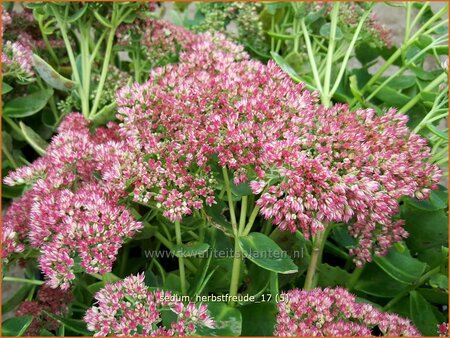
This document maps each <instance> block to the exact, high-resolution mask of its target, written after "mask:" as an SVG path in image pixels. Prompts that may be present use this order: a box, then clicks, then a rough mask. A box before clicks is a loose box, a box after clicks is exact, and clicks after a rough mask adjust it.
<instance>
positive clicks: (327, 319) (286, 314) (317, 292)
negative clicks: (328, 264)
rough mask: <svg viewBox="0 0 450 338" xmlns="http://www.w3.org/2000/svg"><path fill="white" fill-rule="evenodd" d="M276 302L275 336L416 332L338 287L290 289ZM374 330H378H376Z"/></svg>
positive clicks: (396, 316)
mask: <svg viewBox="0 0 450 338" xmlns="http://www.w3.org/2000/svg"><path fill="white" fill-rule="evenodd" d="M283 296H284V299H285V301H283V302H280V303H278V311H279V313H278V316H277V324H276V326H275V331H274V335H275V336H373V335H375V334H374V332H373V330H374V329H377V331H380V332H381V334H382V335H383V336H420V332H419V331H418V330H417V329H416V328H415V327H414V325H413V324H411V322H410V321H409V320H408V319H405V318H402V317H399V316H398V315H395V314H391V313H383V312H381V311H379V310H378V309H376V308H374V307H373V306H372V305H370V304H367V303H357V302H356V297H355V296H354V295H352V294H350V293H349V292H348V291H347V290H345V289H342V288H335V289H330V288H326V289H323V290H322V289H320V288H317V289H313V290H311V291H303V290H298V289H294V290H290V291H289V292H287V293H285V294H283ZM377 333H378V332H377Z"/></svg>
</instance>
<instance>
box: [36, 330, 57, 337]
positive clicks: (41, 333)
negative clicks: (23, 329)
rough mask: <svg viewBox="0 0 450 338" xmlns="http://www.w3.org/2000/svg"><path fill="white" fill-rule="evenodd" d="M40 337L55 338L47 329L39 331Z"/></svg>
mask: <svg viewBox="0 0 450 338" xmlns="http://www.w3.org/2000/svg"><path fill="white" fill-rule="evenodd" d="M39 335H40V336H44V337H49V336H51V337H53V336H55V335H54V334H53V333H51V332H50V331H48V330H46V329H42V330H41V331H39Z"/></svg>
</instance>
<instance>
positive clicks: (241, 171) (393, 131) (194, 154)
mask: <svg viewBox="0 0 450 338" xmlns="http://www.w3.org/2000/svg"><path fill="white" fill-rule="evenodd" d="M203 36H204V39H203V40H202V41H199V42H196V43H193V44H192V45H191V48H190V51H185V52H182V53H181V54H180V63H179V64H176V65H169V66H166V67H161V68H157V69H154V70H153V71H152V72H151V74H150V79H149V81H148V82H147V83H144V84H142V85H134V86H132V87H131V88H124V89H122V90H121V91H119V93H118V100H117V102H118V106H119V110H118V112H119V114H118V119H119V120H120V121H121V123H120V133H121V135H122V136H123V137H124V139H127V140H128V141H127V143H128V144H132V145H133V151H132V152H131V153H130V154H129V156H128V160H130V159H132V160H131V162H132V163H129V162H127V164H124V165H122V168H115V169H117V171H116V176H117V177H121V176H124V177H126V178H131V177H134V178H136V180H135V181H134V182H132V183H131V185H129V188H130V190H131V191H132V193H133V195H134V199H135V200H136V201H139V202H140V203H145V204H147V203H150V202H152V201H154V202H156V205H157V206H158V207H161V208H162V209H163V211H164V215H165V216H166V217H167V218H169V219H170V220H172V221H174V220H177V219H181V218H182V217H183V215H189V214H191V213H192V210H193V209H198V208H201V207H202V206H203V205H204V204H205V202H206V204H211V203H214V189H215V188H216V187H217V175H221V174H220V172H219V173H217V171H216V172H215V171H214V168H213V166H214V165H215V163H218V164H219V166H221V167H227V168H228V169H229V170H231V171H233V175H234V181H235V183H236V184H239V183H242V182H245V181H248V180H252V181H253V182H252V183H251V187H252V189H253V192H254V193H255V194H261V196H260V198H259V200H258V201H257V205H258V206H259V207H260V212H261V214H262V215H263V216H264V217H265V218H267V219H271V220H272V222H273V223H274V224H276V225H278V226H279V227H280V229H281V230H289V231H292V232H294V231H296V230H297V229H300V230H302V231H303V233H304V235H305V237H309V236H311V235H315V234H316V233H317V232H318V231H323V230H324V229H325V227H327V225H328V223H330V222H336V223H347V224H348V225H349V231H350V233H351V235H353V236H354V237H355V238H356V239H357V242H358V245H357V247H355V248H354V249H353V250H352V251H351V253H352V254H353V255H355V256H357V258H356V263H357V264H358V265H362V264H363V263H364V262H366V261H370V260H371V257H372V255H373V254H376V255H382V254H385V253H386V252H387V250H388V249H389V247H390V246H391V245H392V244H393V243H395V242H397V241H399V240H401V239H402V238H404V237H406V235H407V234H406V232H405V230H404V229H403V227H402V222H401V221H395V220H393V217H394V216H395V215H396V214H397V212H398V202H397V200H398V199H399V198H400V197H402V196H416V197H420V198H426V197H427V196H428V194H429V192H430V190H431V189H434V188H436V184H437V182H438V180H439V177H440V170H439V168H438V167H437V166H435V165H432V164H430V163H429V162H427V161H426V160H427V159H428V158H429V157H430V149H429V148H428V146H427V144H426V140H425V139H423V138H421V137H419V136H418V135H415V134H413V133H411V132H409V130H408V128H407V126H406V122H407V117H406V116H405V115H403V114H400V113H397V112H396V111H395V110H394V109H390V110H388V111H387V112H386V113H385V114H383V115H377V114H376V113H375V112H374V111H373V110H371V109H366V110H363V109H360V110H357V111H350V110H349V108H348V106H346V105H342V104H337V105H335V106H334V107H332V108H324V107H322V106H320V105H318V100H317V96H316V94H314V93H311V92H309V91H306V90H304V86H303V85H302V84H295V83H293V82H292V81H291V80H290V79H289V77H288V76H287V75H286V74H285V73H284V72H283V71H282V70H281V69H280V68H279V67H278V66H276V65H275V64H274V63H273V62H269V63H268V64H267V65H263V64H261V63H259V62H255V61H250V60H248V55H247V54H246V53H244V52H243V50H242V47H240V46H237V45H235V44H233V43H232V42H229V41H227V40H226V39H225V38H224V37H223V35H217V34H215V35H211V34H204V35H203ZM218 46H220V48H219V47H218ZM108 177H113V175H108ZM128 182H129V181H128ZM121 184H122V187H123V186H124V182H123V181H122V182H121ZM188 188H189V189H188Z"/></svg>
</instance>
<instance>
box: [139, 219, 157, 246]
mask: <svg viewBox="0 0 450 338" xmlns="http://www.w3.org/2000/svg"><path fill="white" fill-rule="evenodd" d="M135 218H136V219H137V217H135ZM143 223H144V228H142V229H141V230H140V231H139V232H138V233H137V234H136V235H134V236H133V240H141V239H148V238H151V237H153V236H154V235H155V233H156V232H157V231H158V227H157V226H156V225H151V224H150V223H148V222H146V221H144V222H143Z"/></svg>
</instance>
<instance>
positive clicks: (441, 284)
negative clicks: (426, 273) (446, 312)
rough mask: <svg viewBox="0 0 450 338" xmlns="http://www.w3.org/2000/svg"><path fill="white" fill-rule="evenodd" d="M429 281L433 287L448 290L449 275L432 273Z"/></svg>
mask: <svg viewBox="0 0 450 338" xmlns="http://www.w3.org/2000/svg"><path fill="white" fill-rule="evenodd" d="M428 283H429V284H430V286H431V287H433V288H440V289H444V290H448V277H447V276H446V275H444V274H442V273H437V274H435V275H432V276H431V277H430V281H429V282H428Z"/></svg>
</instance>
